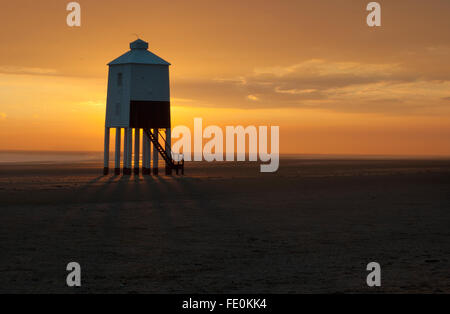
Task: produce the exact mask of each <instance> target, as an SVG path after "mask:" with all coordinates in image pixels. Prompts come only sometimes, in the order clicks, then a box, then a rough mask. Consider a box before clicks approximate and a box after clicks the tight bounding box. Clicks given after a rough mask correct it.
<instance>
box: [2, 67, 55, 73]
mask: <svg viewBox="0 0 450 314" xmlns="http://www.w3.org/2000/svg"><path fill="white" fill-rule="evenodd" d="M0 73H3V74H26V75H58V74H59V73H58V71H56V70H54V69H46V68H32V67H22V66H0Z"/></svg>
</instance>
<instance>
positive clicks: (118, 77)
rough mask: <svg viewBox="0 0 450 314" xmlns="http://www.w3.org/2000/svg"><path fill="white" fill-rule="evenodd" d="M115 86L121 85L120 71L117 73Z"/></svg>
mask: <svg viewBox="0 0 450 314" xmlns="http://www.w3.org/2000/svg"><path fill="white" fill-rule="evenodd" d="M117 86H122V73H117Z"/></svg>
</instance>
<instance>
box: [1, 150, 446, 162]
mask: <svg viewBox="0 0 450 314" xmlns="http://www.w3.org/2000/svg"><path fill="white" fill-rule="evenodd" d="M113 158H114V156H113V153H111V154H110V161H112V160H113ZM280 158H281V159H314V160H332V159H337V160H368V159H372V160H399V159H447V160H448V159H449V158H450V157H446V156H400V155H350V154H346V155H344V154H341V155H336V154H284V155H281V156H280ZM102 161H103V152H92V151H91V152H89V151H84V152H83V151H81V152H63V151H0V164H8V163H15V164H17V163H19V164H20V163H39V164H46V163H51V164H53V163H67V162H102Z"/></svg>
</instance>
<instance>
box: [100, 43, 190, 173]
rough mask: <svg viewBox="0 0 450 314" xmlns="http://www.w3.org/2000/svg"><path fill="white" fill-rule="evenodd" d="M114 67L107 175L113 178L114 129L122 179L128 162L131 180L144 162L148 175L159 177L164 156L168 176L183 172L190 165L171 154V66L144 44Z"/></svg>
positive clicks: (110, 81)
mask: <svg viewBox="0 0 450 314" xmlns="http://www.w3.org/2000/svg"><path fill="white" fill-rule="evenodd" d="M108 66H109V74H108V95H107V101H106V119H105V155H104V174H108V172H109V143H110V133H111V129H112V128H113V129H115V136H116V139H115V154H114V156H115V174H117V175H119V174H120V173H121V157H122V156H123V157H122V158H123V162H122V165H123V174H124V175H130V174H131V172H132V169H133V168H134V172H135V174H139V169H140V162H141V160H142V173H143V174H151V169H152V168H153V174H155V175H157V174H158V159H159V156H161V157H162V159H163V160H164V161H165V163H166V174H171V173H172V169H174V170H176V172H177V173H178V171H179V170H181V172H183V164H184V163H183V162H182V161H180V160H177V161H175V160H174V159H173V155H172V151H171V136H170V134H171V133H170V132H171V123H170V82H169V66H170V63H168V62H167V61H165V60H163V59H161V58H160V57H158V56H157V55H155V54H153V53H151V52H150V51H148V43H147V42H145V41H143V40H141V39H138V40H136V41H134V42H132V43H130V51H128V52H127V53H125V54H123V55H122V56H120V57H118V58H117V59H115V60H114V61H111V62H110V63H109V64H108ZM122 134H123V136H124V139H123V155H122V153H121V147H122ZM133 136H134V140H133ZM141 144H142V145H141ZM133 146H134V161H133V160H132V154H133ZM141 148H142V150H141ZM141 151H142V159H141V158H140V156H141Z"/></svg>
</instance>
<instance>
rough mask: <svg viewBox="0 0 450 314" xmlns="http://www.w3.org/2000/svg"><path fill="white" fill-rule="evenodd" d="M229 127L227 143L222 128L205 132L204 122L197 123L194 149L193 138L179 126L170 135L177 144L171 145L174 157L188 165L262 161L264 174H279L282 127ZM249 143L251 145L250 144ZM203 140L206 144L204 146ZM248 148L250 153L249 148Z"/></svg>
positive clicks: (183, 127) (188, 131)
mask: <svg viewBox="0 0 450 314" xmlns="http://www.w3.org/2000/svg"><path fill="white" fill-rule="evenodd" d="M268 133H269V127H267V126H258V127H256V126H253V125H250V126H247V127H245V128H244V127H243V126H226V127H225V141H224V134H223V130H222V128H220V127H219V126H217V125H210V126H207V127H206V128H204V129H203V119H202V118H195V119H194V135H193V139H194V145H193V147H194V149H193V151H192V134H191V130H190V129H189V128H188V127H187V126H176V127H174V128H173V130H172V132H171V135H172V138H173V139H177V138H178V140H177V141H176V142H175V143H174V144H173V145H172V153H173V155H174V156H176V155H183V159H184V160H185V161H203V160H206V161H209V162H211V161H224V160H225V161H235V160H236V161H246V160H247V156H248V161H254V162H256V161H258V160H259V161H261V162H264V163H265V164H262V165H261V166H260V169H261V172H276V171H277V170H278V167H279V165H280V156H279V155H280V127H279V126H271V127H270V152H269V145H268V144H269V142H268V140H269V134H268ZM247 139H248V141H247ZM203 140H207V142H206V143H205V144H204V145H203ZM247 146H248V151H247V149H246V147H247Z"/></svg>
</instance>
